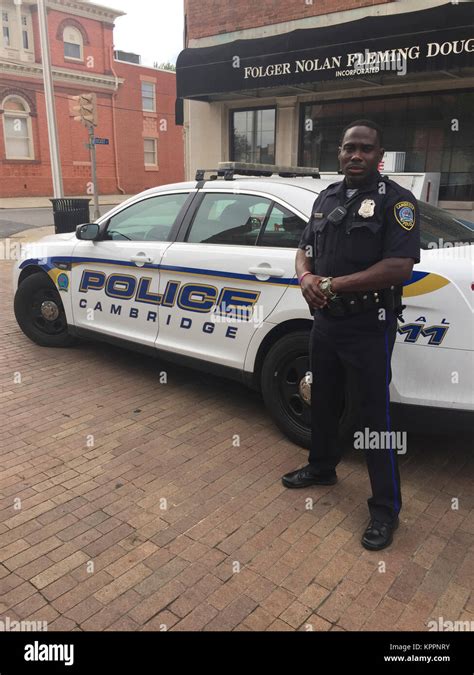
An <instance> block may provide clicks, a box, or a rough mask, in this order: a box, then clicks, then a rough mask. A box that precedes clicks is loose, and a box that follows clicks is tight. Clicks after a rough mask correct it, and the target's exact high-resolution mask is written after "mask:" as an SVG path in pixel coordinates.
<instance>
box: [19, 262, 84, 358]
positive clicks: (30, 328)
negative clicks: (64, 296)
mask: <svg viewBox="0 0 474 675" xmlns="http://www.w3.org/2000/svg"><path fill="white" fill-rule="evenodd" d="M14 311H15V317H16V320H17V322H18V325H19V326H20V328H21V330H22V331H23V332H24V334H25V335H26V336H27V337H29V338H30V340H33V342H36V344H38V345H41V346H42V347H69V346H70V345H72V344H74V342H75V340H74V338H72V337H71V336H70V335H69V333H68V325H67V320H66V314H65V312H64V307H63V303H62V300H61V296H60V295H59V292H58V291H57V290H56V287H55V286H54V284H53V282H52V281H51V280H50V278H49V277H48V276H47V275H46V274H44V273H43V272H36V273H35V274H31V275H30V276H29V277H27V278H26V279H24V281H22V282H21V284H20V285H19V287H18V290H17V292H16V294H15V301H14Z"/></svg>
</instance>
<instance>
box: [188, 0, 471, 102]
mask: <svg viewBox="0 0 474 675" xmlns="http://www.w3.org/2000/svg"><path fill="white" fill-rule="evenodd" d="M366 50H367V52H368V53H367V52H366ZM377 53H380V56H376V55H377ZM358 55H360V56H358ZM361 58H362V59H363V61H362V64H361V61H360V59H361ZM376 59H378V63H379V65H380V66H381V67H380V68H379V70H378V71H377V70H374V72H371V69H375V68H376ZM393 59H395V61H393ZM396 59H398V60H396ZM384 61H385V63H388V61H391V62H392V63H393V62H395V64H397V67H398V64H400V67H402V66H403V63H404V62H405V63H406V72H407V74H411V73H420V72H427V73H428V72H435V71H450V72H454V73H455V72H458V69H460V68H466V67H473V66H474V11H473V5H472V4H470V3H459V4H452V3H451V2H449V4H446V5H441V6H439V7H433V8H431V9H425V10H421V11H418V12H406V13H402V14H392V15H389V16H377V17H366V18H364V19H359V20H358V21H351V22H348V23H342V24H339V25H336V26H328V27H325V28H311V29H300V30H295V31H292V32H290V33H285V34H282V35H275V36H272V37H267V38H258V39H253V40H236V41H235V42H230V43H226V44H223V45H217V46H214V47H202V48H199V49H197V48H196V49H185V50H184V51H182V52H181V53H180V55H179V57H178V60H177V64H176V76H177V96H178V98H193V99H197V100H202V101H208V100H211V99H212V98H213V97H214V96H216V95H218V94H224V93H230V92H245V91H250V90H260V89H263V88H275V87H276V88H278V87H280V88H281V87H288V86H295V85H302V84H308V83H311V82H318V81H324V80H326V81H328V80H332V81H341V83H342V82H343V81H345V80H348V79H352V80H353V79H354V78H360V77H363V78H364V79H365V78H370V77H374V76H380V74H384V73H389V72H390V67H388V66H386V65H384ZM356 68H358V71H357V72H356ZM361 68H362V70H361ZM351 71H354V72H352V74H351ZM395 74H396V73H395Z"/></svg>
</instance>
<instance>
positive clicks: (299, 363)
mask: <svg viewBox="0 0 474 675" xmlns="http://www.w3.org/2000/svg"><path fill="white" fill-rule="evenodd" d="M308 374H309V359H308V354H297V353H296V354H295V353H294V352H293V353H289V354H288V355H287V356H286V357H284V358H282V360H281V361H280V363H279V364H278V368H277V370H276V372H275V376H276V377H277V382H278V388H279V395H280V401H281V404H282V407H283V409H284V410H285V412H286V414H287V415H288V416H289V417H291V418H292V419H293V421H294V422H296V423H297V424H298V425H299V426H301V427H303V428H305V429H308V428H310V427H311V407H310V405H309V401H310V398H309V397H310V393H309V392H308V387H309V384H307V383H306V380H307V376H308ZM303 383H305V384H304V386H303Z"/></svg>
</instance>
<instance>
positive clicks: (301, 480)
mask: <svg viewBox="0 0 474 675" xmlns="http://www.w3.org/2000/svg"><path fill="white" fill-rule="evenodd" d="M281 482H282V483H283V485H284V486H285V487H287V488H304V487H309V486H310V485H334V484H335V483H337V476H336V472H335V471H328V472H325V473H315V472H314V471H313V470H312V469H311V467H310V466H309V464H307V465H306V466H303V467H302V468H301V469H297V470H296V471H291V473H286V474H285V475H284V476H283V477H282V479H281Z"/></svg>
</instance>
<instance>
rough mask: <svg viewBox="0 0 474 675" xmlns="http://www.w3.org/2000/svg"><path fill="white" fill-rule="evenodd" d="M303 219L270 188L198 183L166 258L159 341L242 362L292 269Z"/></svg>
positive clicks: (229, 363) (188, 353) (239, 365)
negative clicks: (185, 222)
mask: <svg viewBox="0 0 474 675" xmlns="http://www.w3.org/2000/svg"><path fill="white" fill-rule="evenodd" d="M285 221H286V223H287V226H288V229H285ZM296 221H299V223H297V222H296ZM305 225H306V223H305V222H304V221H303V220H302V219H301V218H298V216H296V215H295V214H294V213H292V212H290V211H289V210H288V209H287V208H286V207H284V206H283V205H282V204H278V203H275V201H274V199H273V198H272V197H270V196H268V195H265V194H262V193H257V192H247V193H244V192H242V190H239V191H236V192H235V193H234V192H232V191H230V190H219V189H212V188H209V189H208V190H203V191H202V194H201V195H200V202H199V205H198V206H197V208H196V210H195V213H194V215H193V218H192V221H191V223H190V225H189V227H188V229H187V232H186V233H185V234H184V236H183V237H182V238H183V239H184V240H183V241H177V242H174V243H173V244H172V245H171V246H170V248H169V249H168V250H167V252H166V257H165V259H164V260H163V264H162V284H163V285H165V286H167V287H168V288H170V287H173V289H174V291H173V295H171V294H170V296H169V298H168V300H167V302H163V306H162V310H161V311H162V318H161V321H160V330H159V333H158V339H157V347H158V348H160V349H164V350H168V351H173V352H177V353H181V354H183V355H186V356H189V357H194V358H199V359H204V360H206V361H208V362H214V363H219V364H221V365H225V366H228V367H234V368H239V369H241V368H242V366H243V363H244V360H245V353H246V350H247V348H248V345H249V343H250V340H251V338H252V336H253V334H254V333H255V331H256V330H258V327H259V326H261V325H262V323H263V322H264V321H265V319H266V318H267V317H268V316H269V314H270V313H271V312H272V310H273V309H274V307H275V305H276V304H277V303H278V301H279V300H280V298H281V297H282V295H283V293H284V291H285V289H286V288H287V286H288V284H289V283H290V282H291V280H292V279H293V278H294V276H295V248H294V247H295V246H296V245H297V243H298V241H299V237H300V236H301V232H302V230H303V229H304V227H305ZM180 235H181V233H180ZM180 238H181V236H180ZM295 242H296V243H295ZM166 307H168V311H167V310H166Z"/></svg>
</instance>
